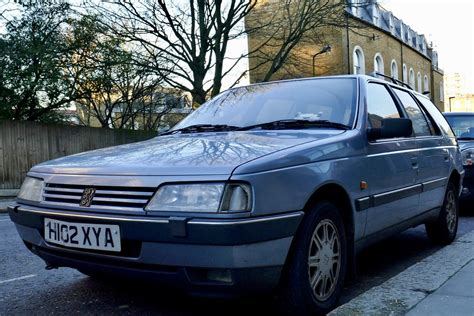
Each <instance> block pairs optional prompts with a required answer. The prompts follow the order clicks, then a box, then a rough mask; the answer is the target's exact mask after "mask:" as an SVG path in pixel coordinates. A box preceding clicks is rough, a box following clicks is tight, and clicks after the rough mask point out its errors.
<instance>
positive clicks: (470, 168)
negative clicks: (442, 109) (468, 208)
mask: <svg viewBox="0 0 474 316" xmlns="http://www.w3.org/2000/svg"><path fill="white" fill-rule="evenodd" d="M444 116H445V117H446V119H447V120H448V122H449V124H450V125H451V127H452V129H453V131H454V133H455V134H456V137H457V139H458V143H459V148H460V149H461V156H462V163H463V165H464V170H465V171H466V173H465V176H464V181H463V189H462V194H461V199H462V200H463V201H470V200H473V199H474V163H473V161H474V113H469V112H447V113H444Z"/></svg>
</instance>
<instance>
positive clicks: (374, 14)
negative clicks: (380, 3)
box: [372, 4, 380, 26]
mask: <svg viewBox="0 0 474 316" xmlns="http://www.w3.org/2000/svg"><path fill="white" fill-rule="evenodd" d="M372 22H374V24H375V25H377V26H379V24H380V12H379V8H378V7H377V4H374V5H373V7H372Z"/></svg>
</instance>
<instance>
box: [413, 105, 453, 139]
mask: <svg viewBox="0 0 474 316" xmlns="http://www.w3.org/2000/svg"><path fill="white" fill-rule="evenodd" d="M416 98H417V99H418V101H420V103H421V104H423V106H424V108H425V109H426V111H428V113H429V114H430V115H431V117H432V118H433V120H435V122H436V123H437V125H438V126H439V128H440V129H441V130H442V131H443V132H444V134H446V135H448V136H450V137H454V133H453V130H452V129H451V126H450V125H449V123H448V122H447V121H446V119H445V118H444V115H443V114H441V112H440V111H439V110H438V108H437V107H436V105H434V104H433V103H431V101H430V100H428V99H426V98H423V97H419V96H417V97H416Z"/></svg>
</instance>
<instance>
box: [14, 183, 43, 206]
mask: <svg viewBox="0 0 474 316" xmlns="http://www.w3.org/2000/svg"><path fill="white" fill-rule="evenodd" d="M42 191H43V180H41V179H38V178H32V177H26V178H25V181H23V184H22V185H21V189H20V193H18V198H19V199H22V200H28V201H35V202H40V201H41V194H42Z"/></svg>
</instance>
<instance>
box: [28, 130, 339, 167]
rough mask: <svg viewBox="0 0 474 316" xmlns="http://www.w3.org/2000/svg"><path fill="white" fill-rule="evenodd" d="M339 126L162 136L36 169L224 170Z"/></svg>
mask: <svg viewBox="0 0 474 316" xmlns="http://www.w3.org/2000/svg"><path fill="white" fill-rule="evenodd" d="M343 132H344V131H338V130H304V131H300V130H299V131H250V132H249V131H247V132H226V133H198V134H180V135H170V136H160V137H156V138H153V139H150V140H147V141H143V142H138V143H133V144H127V145H121V146H114V147H109V148H103V149H99V150H94V151H89V152H84V153H80V154H76V155H72V156H67V157H62V158H59V159H55V160H51V161H48V162H45V163H41V164H39V165H36V166H35V167H33V168H32V171H33V172H40V173H59V174H84V175H86V174H87V175H206V174H214V175H223V174H229V175H230V174H231V173H232V171H233V170H234V169H235V168H236V167H238V166H239V165H241V164H243V163H246V162H249V161H251V160H254V159H257V158H259V157H262V156H265V155H268V154H271V153H274V152H276V151H279V150H283V149H287V148H289V147H293V146H297V145H300V144H304V143H307V142H311V141H317V140H320V139H325V138H328V137H331V136H335V135H338V134H341V133H343Z"/></svg>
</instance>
